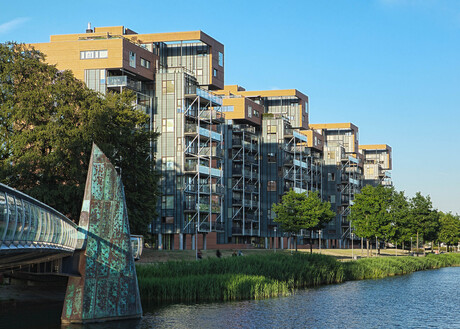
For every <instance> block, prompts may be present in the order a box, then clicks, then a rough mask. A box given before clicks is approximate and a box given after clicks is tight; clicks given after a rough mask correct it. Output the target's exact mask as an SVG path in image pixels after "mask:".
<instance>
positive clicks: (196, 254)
mask: <svg viewBox="0 0 460 329" xmlns="http://www.w3.org/2000/svg"><path fill="white" fill-rule="evenodd" d="M195 259H196V260H198V223H195Z"/></svg>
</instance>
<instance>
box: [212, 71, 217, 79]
mask: <svg viewBox="0 0 460 329" xmlns="http://www.w3.org/2000/svg"><path fill="white" fill-rule="evenodd" d="M212 75H213V76H215V77H216V78H217V70H216V69H213V70H212Z"/></svg>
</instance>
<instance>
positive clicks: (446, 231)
mask: <svg viewBox="0 0 460 329" xmlns="http://www.w3.org/2000/svg"><path fill="white" fill-rule="evenodd" d="M439 224H440V228H439V235H438V240H439V241H440V242H443V243H445V244H446V245H447V251H449V246H453V245H456V244H458V243H459V241H460V217H459V216H458V215H457V216H454V215H452V214H451V213H447V214H443V213H441V216H440V218H439Z"/></svg>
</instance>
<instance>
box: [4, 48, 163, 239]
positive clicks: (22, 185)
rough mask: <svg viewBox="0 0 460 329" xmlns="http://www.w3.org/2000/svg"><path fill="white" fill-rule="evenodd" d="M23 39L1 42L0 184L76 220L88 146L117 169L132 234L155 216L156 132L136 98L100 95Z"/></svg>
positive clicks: (85, 171)
mask: <svg viewBox="0 0 460 329" xmlns="http://www.w3.org/2000/svg"><path fill="white" fill-rule="evenodd" d="M43 60H44V56H43V55H42V54H41V53H40V52H38V51H35V50H33V49H29V48H27V47H26V46H25V45H22V44H15V43H7V44H0V141H1V143H0V181H1V182H3V183H5V184H8V185H10V186H12V187H15V188H17V189H19V190H21V191H23V192H25V193H27V194H29V195H31V196H32V197H34V198H37V199H38V200H40V201H42V202H44V203H46V204H49V205H50V206H52V207H53V208H56V209H57V210H59V211H60V212H62V213H63V214H65V215H67V216H68V217H70V218H71V219H73V220H74V221H78V218H79V213H80V210H81V202H82V199H83V192H84V186H85V181H86V173H87V170H88V165H89V157H90V154H91V146H92V143H93V142H94V143H96V144H97V145H98V146H99V147H100V148H101V149H102V150H103V151H104V153H105V154H106V155H107V156H108V158H109V159H110V160H111V161H112V163H113V164H114V165H115V166H116V167H119V168H120V169H121V172H122V180H123V184H124V186H125V194H126V202H127V207H128V216H129V219H130V226H131V231H132V232H136V233H144V232H145V231H146V229H147V224H148V223H149V222H150V221H151V220H152V219H153V216H154V214H155V210H156V197H157V194H158V190H157V181H158V176H157V173H156V172H155V170H154V168H153V165H154V159H153V158H152V157H151V154H152V149H151V145H152V142H153V141H154V140H155V138H156V134H155V133H152V132H150V131H149V128H148V123H149V117H148V116H147V115H146V114H145V113H142V112H140V111H138V110H136V109H135V107H134V105H133V104H134V97H135V96H134V95H133V94H132V93H129V92H124V93H123V94H111V93H109V94H107V95H106V96H105V97H103V96H102V95H101V94H98V93H96V92H94V91H92V90H90V89H88V88H86V87H85V86H84V84H83V83H82V82H81V81H79V80H77V79H76V78H74V76H73V75H72V73H71V72H70V71H59V70H57V69H56V67H55V66H52V65H48V64H46V63H44V62H43Z"/></svg>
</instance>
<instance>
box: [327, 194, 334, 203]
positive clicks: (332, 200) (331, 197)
mask: <svg viewBox="0 0 460 329" xmlns="http://www.w3.org/2000/svg"><path fill="white" fill-rule="evenodd" d="M328 199H329V200H328V201H329V202H330V203H335V195H329V197H328Z"/></svg>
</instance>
